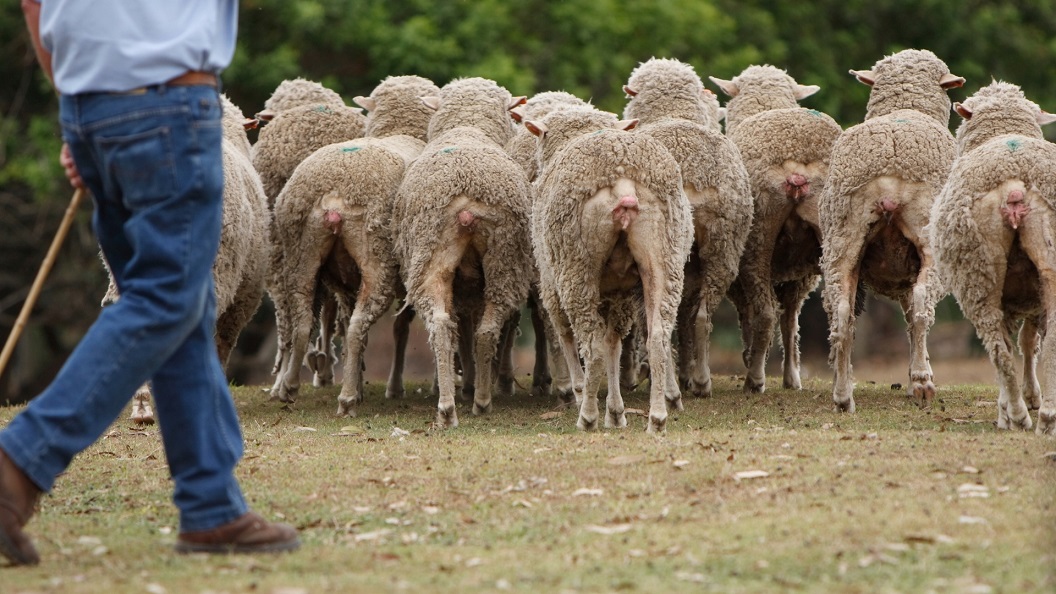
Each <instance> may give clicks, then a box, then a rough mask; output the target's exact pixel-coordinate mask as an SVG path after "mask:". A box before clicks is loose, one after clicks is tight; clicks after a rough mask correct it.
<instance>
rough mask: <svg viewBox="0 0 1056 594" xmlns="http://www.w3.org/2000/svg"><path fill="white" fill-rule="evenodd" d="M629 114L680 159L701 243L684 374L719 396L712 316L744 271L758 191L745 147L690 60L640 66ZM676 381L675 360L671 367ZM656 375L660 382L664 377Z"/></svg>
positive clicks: (703, 391) (682, 329)
mask: <svg viewBox="0 0 1056 594" xmlns="http://www.w3.org/2000/svg"><path fill="white" fill-rule="evenodd" d="M624 91H625V92H626V93H627V95H628V96H629V97H630V100H629V101H628V103H627V106H626V107H625V108H624V112H623V115H624V118H627V119H635V118H637V119H639V122H640V123H639V125H638V127H637V128H636V132H638V133H639V134H647V135H649V136H650V137H652V138H654V139H656V140H658V141H659V142H660V143H661V144H662V145H663V146H664V147H665V148H666V149H667V150H668V152H670V154H671V156H673V157H674V158H675V161H676V162H678V165H679V170H680V172H681V178H682V188H683V191H684V193H685V195H686V197H687V199H688V200H689V205H690V208H691V210H692V226H693V248H692V249H691V251H690V258H689V261H688V262H687V263H686V265H685V283H684V287H683V291H682V301H681V304H680V305H679V311H678V321H677V327H678V337H679V340H678V352H679V363H680V365H679V368H678V375H679V377H680V379H681V380H682V385H683V386H684V387H685V388H686V389H687V390H688V391H689V392H690V393H691V394H693V395H696V396H711V390H712V385H711V370H710V367H709V363H708V357H709V346H710V342H711V331H712V328H713V324H712V316H713V314H714V313H715V310H716V309H717V308H718V306H719V303H720V302H721V301H722V297H723V295H725V294H726V291H727V290H728V289H729V287H730V284H731V283H732V282H733V280H734V278H735V277H736V276H737V268H738V265H739V263H740V261H741V254H742V253H743V252H744V248H745V240H746V239H747V237H748V233H747V231H748V229H750V228H751V225H752V196H751V192H750V191H749V186H748V173H747V171H745V168H744V164H743V163H742V162H741V157H740V155H739V154H738V152H737V147H736V146H735V145H734V144H733V143H732V142H730V140H729V139H727V138H726V137H724V136H723V135H722V133H721V132H720V131H719V130H718V119H717V114H718V99H717V98H716V97H715V95H714V93H712V92H711V91H708V90H707V89H705V88H704V83H703V82H702V81H701V80H700V77H699V76H697V74H696V72H695V71H694V70H693V67H692V66H690V65H689V64H685V63H683V62H679V61H677V60H670V59H655V58H654V59H651V60H648V61H646V62H643V63H642V64H640V65H639V66H638V67H637V68H636V69H635V70H634V72H632V74H631V76H630V79H629V80H628V82H627V85H625V86H624ZM669 369H670V371H671V372H672V376H671V377H670V378H668V379H667V380H666V381H672V382H673V381H675V380H674V375H673V372H674V371H675V369H674V366H673V365H672V366H670V367H669ZM656 381H659V379H657V380H656Z"/></svg>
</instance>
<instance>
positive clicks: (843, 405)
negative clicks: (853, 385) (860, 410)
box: [833, 397, 854, 414]
mask: <svg viewBox="0 0 1056 594" xmlns="http://www.w3.org/2000/svg"><path fill="white" fill-rule="evenodd" d="M833 402H835V403H836V412H845V413H851V414H854V397H848V398H847V400H840V399H839V398H838V397H837V398H833Z"/></svg>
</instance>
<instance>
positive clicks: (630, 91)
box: [623, 85, 638, 97]
mask: <svg viewBox="0 0 1056 594" xmlns="http://www.w3.org/2000/svg"><path fill="white" fill-rule="evenodd" d="M623 92H624V93H626V94H627V96H628V97H637V96H638V91H635V90H634V89H632V88H631V87H630V85H623Z"/></svg>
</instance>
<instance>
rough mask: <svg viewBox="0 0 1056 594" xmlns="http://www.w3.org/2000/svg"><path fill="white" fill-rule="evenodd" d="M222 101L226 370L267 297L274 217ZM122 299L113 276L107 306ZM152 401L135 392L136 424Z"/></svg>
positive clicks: (221, 329)
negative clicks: (251, 320) (271, 225)
mask: <svg viewBox="0 0 1056 594" xmlns="http://www.w3.org/2000/svg"><path fill="white" fill-rule="evenodd" d="M220 98H221V104H222V107H223V118H222V120H221V123H222V127H223V140H222V158H223V171H224V196H223V231H222V233H221V236H220V247H219V251H218V253H217V256H216V261H215V263H214V264H213V284H214V286H215V291H216V314H217V319H216V335H215V338H216V347H217V351H218V353H219V356H220V362H221V364H222V365H224V366H225V367H226V365H227V361H228V359H229V358H230V355H231V351H232V350H233V349H234V346H235V343H236V342H237V340H238V336H239V334H241V333H242V329H243V328H245V326H246V324H248V323H249V320H250V318H252V317H253V314H255V313H256V311H257V309H258V308H259V307H260V303H261V300H262V299H263V297H264V281H265V274H266V267H267V260H268V254H269V250H270V248H269V245H270V241H269V235H268V226H269V223H270V218H271V214H270V212H269V211H268V205H267V200H266V198H265V197H264V189H263V188H262V187H261V184H260V178H259V177H258V176H257V173H256V171H255V170H254V169H253V166H252V164H250V162H249V158H248V155H247V154H246V148H247V147H246V144H247V143H248V140H247V139H246V134H245V129H244V127H243V125H244V123H245V122H246V117H245V116H244V115H242V111H241V110H240V109H239V108H238V107H236V106H235V105H234V104H233V103H232V102H231V101H230V100H229V99H228V98H227V97H226V96H225V95H221V96H220ZM104 264H105V260H104ZM107 271H108V272H109V267H107ZM119 295H120V294H119V288H118V287H117V286H116V285H115V284H114V281H113V275H111V276H110V287H109V289H108V290H107V294H106V296H105V297H104V298H103V305H104V306H105V305H107V304H109V303H111V302H113V301H115V300H116V299H118V298H119ZM149 397H150V391H149V389H147V387H146V386H144V387H142V388H140V389H139V390H138V391H137V392H136V396H135V398H134V400H133V409H132V420H134V421H136V422H138V423H153V421H154V419H153V412H152V411H151V410H150V407H149Z"/></svg>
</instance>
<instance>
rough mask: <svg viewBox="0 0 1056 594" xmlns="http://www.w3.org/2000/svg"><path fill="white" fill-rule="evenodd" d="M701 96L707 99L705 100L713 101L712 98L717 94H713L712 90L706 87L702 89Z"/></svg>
mask: <svg viewBox="0 0 1056 594" xmlns="http://www.w3.org/2000/svg"><path fill="white" fill-rule="evenodd" d="M700 96H701V97H703V98H705V99H711V98H712V97H714V96H715V93H712V92H711V89H709V88H707V87H704V88H702V89H701V90H700Z"/></svg>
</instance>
